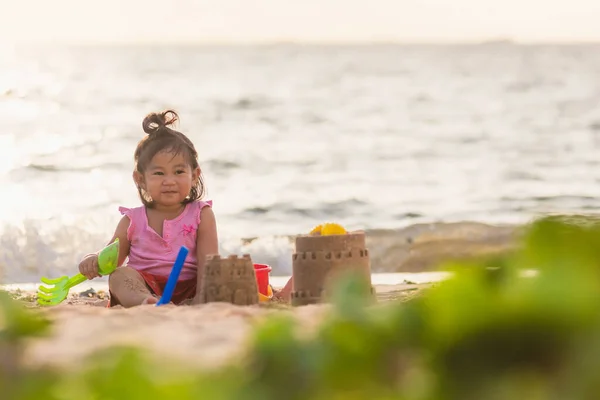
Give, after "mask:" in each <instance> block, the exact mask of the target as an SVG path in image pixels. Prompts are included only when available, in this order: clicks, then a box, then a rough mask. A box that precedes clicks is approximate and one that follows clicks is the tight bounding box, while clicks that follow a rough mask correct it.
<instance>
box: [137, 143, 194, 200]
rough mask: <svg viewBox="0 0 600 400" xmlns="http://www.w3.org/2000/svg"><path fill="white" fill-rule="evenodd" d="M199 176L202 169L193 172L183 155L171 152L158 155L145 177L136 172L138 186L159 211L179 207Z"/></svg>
mask: <svg viewBox="0 0 600 400" xmlns="http://www.w3.org/2000/svg"><path fill="white" fill-rule="evenodd" d="M199 176H200V168H196V169H195V170H192V167H191V166H190V164H189V163H188V162H187V160H186V159H185V157H184V156H183V155H182V154H173V153H172V152H169V151H160V152H158V153H156V155H155V156H154V157H153V158H152V160H150V163H149V164H148V167H147V168H146V170H145V171H144V174H143V175H142V174H140V173H139V172H137V171H135V172H134V180H135V182H136V184H137V185H138V186H140V187H141V188H142V189H144V190H145V191H146V192H147V193H148V194H149V195H150V197H152V200H153V201H154V204H155V205H156V208H157V209H161V208H162V209H172V208H176V207H179V206H180V205H181V203H182V202H183V201H184V200H185V198H186V197H187V196H188V195H189V194H190V191H191V190H192V186H193V185H194V183H196V182H197V180H198V177H199Z"/></svg>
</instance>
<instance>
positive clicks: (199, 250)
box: [79, 110, 218, 307]
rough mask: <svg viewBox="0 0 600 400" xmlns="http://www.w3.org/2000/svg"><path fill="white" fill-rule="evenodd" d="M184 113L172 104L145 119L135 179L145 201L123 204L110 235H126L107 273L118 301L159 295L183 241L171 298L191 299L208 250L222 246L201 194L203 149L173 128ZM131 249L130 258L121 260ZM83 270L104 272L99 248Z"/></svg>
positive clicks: (145, 300)
mask: <svg viewBox="0 0 600 400" xmlns="http://www.w3.org/2000/svg"><path fill="white" fill-rule="evenodd" d="M178 119H179V117H178V115H177V113H176V112H175V111H172V110H167V111H164V112H162V113H160V114H156V113H152V114H149V115H148V116H146V118H144V121H143V122H142V127H143V129H144V132H146V133H147V134H148V136H146V137H144V138H143V139H142V140H141V141H140V142H139V143H138V145H137V148H136V150H135V154H134V160H135V169H134V171H133V180H134V182H135V184H136V186H137V189H138V193H139V195H140V199H141V201H142V203H143V205H142V206H141V207H136V208H124V207H120V208H119V211H120V212H121V214H123V217H122V218H121V220H120V221H119V224H118V225H117V228H116V230H115V233H114V235H113V237H112V239H111V240H110V241H109V243H112V242H113V241H114V240H115V239H116V238H119V243H120V247H119V263H118V265H119V268H117V269H116V270H115V272H113V273H112V274H111V275H110V276H109V279H108V287H109V291H110V305H111V306H114V305H117V304H120V305H122V306H124V307H132V306H136V305H141V304H154V303H156V302H157V301H158V299H159V298H160V296H161V295H162V292H163V290H164V288H165V284H166V282H167V279H168V277H169V273H170V271H171V268H172V267H173V263H174V262H175V258H176V257H177V253H178V252H179V249H180V247H181V246H186V247H187V248H188V249H189V254H188V256H187V259H186V260H185V263H184V265H183V268H182V270H181V275H180V276H179V281H178V282H177V285H176V288H175V292H174V293H173V297H172V301H173V302H174V303H175V304H181V303H183V302H189V301H192V300H194V299H195V296H196V288H197V287H198V286H199V281H200V280H201V279H202V273H201V271H202V268H203V267H204V262H205V260H206V256H207V255H209V254H218V241H217V228H216V222H215V215H214V213H213V211H212V208H211V205H212V204H211V202H210V201H202V200H201V199H202V197H203V195H204V192H205V189H204V182H203V180H202V175H201V172H200V167H199V166H198V153H197V152H196V149H195V148H194V145H193V143H192V142H191V141H190V140H189V139H188V138H187V137H186V136H185V135H184V134H183V133H181V132H178V131H175V130H173V129H171V128H170V126H172V125H173V124H174V123H175V122H176V121H177V120H178ZM127 257H129V262H128V264H127V266H121V265H122V264H123V262H124V261H125V258H127ZM79 271H80V272H81V273H82V274H83V275H85V276H86V277H87V278H88V279H94V278H96V277H99V276H100V275H99V274H98V255H97V254H89V255H87V256H86V257H85V258H84V259H83V261H81V263H80V264H79ZM193 302H196V301H193Z"/></svg>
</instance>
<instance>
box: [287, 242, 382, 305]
mask: <svg viewBox="0 0 600 400" xmlns="http://www.w3.org/2000/svg"><path fill="white" fill-rule="evenodd" d="M313 232H314V231H313ZM349 272H353V273H356V274H357V276H358V277H360V279H361V280H363V281H364V283H365V284H366V285H368V287H369V288H371V289H370V290H371V294H372V295H374V290H373V288H372V285H371V263H370V261H369V251H368V250H367V248H366V244H365V234H364V232H350V233H341V234H333V235H328V236H321V234H320V231H319V232H318V234H316V235H315V234H310V235H300V236H298V237H296V252H295V253H294V255H293V260H292V273H293V277H294V284H293V290H292V305H294V306H301V305H307V304H315V303H320V302H323V301H326V300H327V292H328V290H330V285H331V282H332V281H335V280H336V278H337V277H339V276H340V275H341V274H344V273H349Z"/></svg>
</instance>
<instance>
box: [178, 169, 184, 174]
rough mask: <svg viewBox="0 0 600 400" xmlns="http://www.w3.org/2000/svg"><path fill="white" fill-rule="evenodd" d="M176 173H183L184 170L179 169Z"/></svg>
mask: <svg viewBox="0 0 600 400" xmlns="http://www.w3.org/2000/svg"><path fill="white" fill-rule="evenodd" d="M177 173H178V174H185V171H184V170H182V169H180V170H179V171H177Z"/></svg>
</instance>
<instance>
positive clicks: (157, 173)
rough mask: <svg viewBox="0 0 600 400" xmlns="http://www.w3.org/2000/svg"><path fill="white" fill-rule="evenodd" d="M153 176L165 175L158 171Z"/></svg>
mask: <svg viewBox="0 0 600 400" xmlns="http://www.w3.org/2000/svg"><path fill="white" fill-rule="evenodd" d="M152 175H163V173H162V172H160V171H156V172H155V173H153V174H152Z"/></svg>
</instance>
